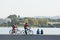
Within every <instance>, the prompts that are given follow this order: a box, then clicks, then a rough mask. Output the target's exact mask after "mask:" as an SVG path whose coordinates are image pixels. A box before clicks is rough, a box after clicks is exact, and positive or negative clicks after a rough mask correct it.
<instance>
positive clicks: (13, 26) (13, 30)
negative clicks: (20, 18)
mask: <svg viewBox="0 0 60 40" xmlns="http://www.w3.org/2000/svg"><path fill="white" fill-rule="evenodd" d="M23 27H24V29H25V33H26V34H27V27H29V25H28V23H24V26H23ZM16 28H17V26H16V25H15V24H13V25H12V33H15V30H16Z"/></svg>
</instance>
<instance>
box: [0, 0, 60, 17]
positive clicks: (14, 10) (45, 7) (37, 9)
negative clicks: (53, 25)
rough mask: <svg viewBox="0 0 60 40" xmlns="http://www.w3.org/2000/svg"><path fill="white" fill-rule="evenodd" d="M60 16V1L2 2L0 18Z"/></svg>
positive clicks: (9, 0)
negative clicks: (11, 16) (13, 16)
mask: <svg viewBox="0 0 60 40" xmlns="http://www.w3.org/2000/svg"><path fill="white" fill-rule="evenodd" d="M13 14H16V15H20V16H21V17H34V16H60V0H0V18H6V17H7V16H9V15H13Z"/></svg>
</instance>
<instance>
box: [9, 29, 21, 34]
mask: <svg viewBox="0 0 60 40" xmlns="http://www.w3.org/2000/svg"><path fill="white" fill-rule="evenodd" d="M20 33H21V31H20V30H18V29H16V30H15V32H14V31H13V30H10V31H9V34H20Z"/></svg>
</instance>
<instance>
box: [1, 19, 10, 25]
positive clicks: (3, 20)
mask: <svg viewBox="0 0 60 40" xmlns="http://www.w3.org/2000/svg"><path fill="white" fill-rule="evenodd" d="M8 22H11V19H9V18H6V19H0V24H3V23H8Z"/></svg>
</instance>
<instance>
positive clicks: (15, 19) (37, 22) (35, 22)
mask: <svg viewBox="0 0 60 40" xmlns="http://www.w3.org/2000/svg"><path fill="white" fill-rule="evenodd" d="M7 18H10V19H11V22H7V23H5V24H1V25H0V26H11V25H13V24H16V25H17V26H23V23H26V22H27V23H28V24H29V25H30V26H32V27H35V26H39V27H46V26H47V25H50V24H48V22H53V21H55V22H56V21H60V19H57V20H56V19H49V18H32V17H24V18H21V17H20V16H19V15H18V16H17V15H9V16H8V17H7Z"/></svg>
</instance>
